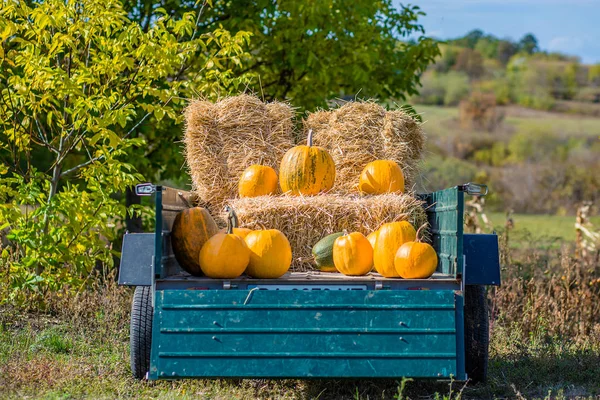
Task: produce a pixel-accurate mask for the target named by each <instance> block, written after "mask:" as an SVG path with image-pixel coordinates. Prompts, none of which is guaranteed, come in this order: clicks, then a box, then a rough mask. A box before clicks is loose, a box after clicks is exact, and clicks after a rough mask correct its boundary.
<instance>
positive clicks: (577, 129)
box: [415, 104, 600, 137]
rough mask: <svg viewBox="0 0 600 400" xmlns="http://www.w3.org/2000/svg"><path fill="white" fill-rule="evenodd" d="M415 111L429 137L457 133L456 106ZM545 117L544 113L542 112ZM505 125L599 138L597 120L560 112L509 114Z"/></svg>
mask: <svg viewBox="0 0 600 400" xmlns="http://www.w3.org/2000/svg"><path fill="white" fill-rule="evenodd" d="M415 109H416V110H417V112H418V113H419V114H421V117H422V118H423V121H424V122H425V125H424V129H425V132H427V134H428V135H430V136H442V137H443V136H446V135H447V134H449V133H452V132H455V131H456V128H455V127H448V125H447V122H448V120H450V119H456V118H458V108H457V107H439V106H428V105H422V104H418V105H416V106H415ZM540 115H542V113H540ZM505 123H506V124H507V125H508V126H510V127H512V128H513V129H514V130H515V131H516V132H521V131H522V132H532V131H546V132H555V133H561V134H566V135H568V134H573V135H582V136H600V124H599V123H598V118H594V117H581V116H575V115H565V114H557V113H543V117H542V116H540V117H535V116H533V117H532V116H530V115H522V116H519V115H518V114H517V115H516V116H513V115H511V114H510V112H509V114H508V115H507V117H506V119H505Z"/></svg>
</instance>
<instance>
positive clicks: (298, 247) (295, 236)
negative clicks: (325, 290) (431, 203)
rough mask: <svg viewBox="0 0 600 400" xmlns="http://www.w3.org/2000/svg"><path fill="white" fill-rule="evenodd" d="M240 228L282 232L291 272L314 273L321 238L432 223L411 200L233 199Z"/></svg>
mask: <svg viewBox="0 0 600 400" xmlns="http://www.w3.org/2000/svg"><path fill="white" fill-rule="evenodd" d="M230 204H231V205H232V206H233V208H234V209H235V210H236V212H237V215H238V217H239V220H240V225H241V226H243V227H248V228H258V227H259V223H262V224H264V225H265V226H267V227H269V228H274V229H279V230H280V231H281V232H283V233H284V234H285V235H286V236H287V238H288V240H289V241H290V244H291V245H292V253H293V256H294V258H293V263H292V269H293V270H296V271H305V270H307V269H310V268H312V256H311V249H312V247H313V246H314V245H315V243H317V242H318V241H319V240H320V239H321V238H323V237H324V236H326V235H329V234H331V233H334V232H341V231H343V230H344V229H347V230H348V231H349V232H352V231H359V232H362V233H363V234H365V235H366V234H369V233H371V232H373V231H374V230H376V229H378V228H379V227H380V226H381V224H383V223H386V222H392V221H399V220H407V221H409V222H411V223H412V224H413V225H414V226H415V227H417V228H418V227H419V226H421V225H422V224H424V223H425V222H427V218H426V215H425V211H424V210H423V206H422V203H421V202H420V201H419V200H417V199H415V198H414V197H413V196H411V195H408V194H385V195H377V196H359V195H354V196H350V195H346V196H342V195H334V194H324V195H319V196H311V197H299V196H262V197H253V198H243V199H233V200H231V201H230Z"/></svg>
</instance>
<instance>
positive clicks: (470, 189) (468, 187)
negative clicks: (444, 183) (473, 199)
mask: <svg viewBox="0 0 600 400" xmlns="http://www.w3.org/2000/svg"><path fill="white" fill-rule="evenodd" d="M458 190H461V191H463V192H466V193H467V194H470V195H471V196H481V197H483V196H486V195H487V194H488V187H487V185H484V184H482V183H472V182H469V183H465V184H464V185H459V186H458Z"/></svg>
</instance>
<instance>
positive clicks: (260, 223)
mask: <svg viewBox="0 0 600 400" xmlns="http://www.w3.org/2000/svg"><path fill="white" fill-rule="evenodd" d="M256 224H257V225H258V226H260V229H262V230H263V231H266V230H267V227H266V226H265V224H263V223H262V222H257V223H256Z"/></svg>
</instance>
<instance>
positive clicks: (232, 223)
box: [225, 206, 239, 235]
mask: <svg viewBox="0 0 600 400" xmlns="http://www.w3.org/2000/svg"><path fill="white" fill-rule="evenodd" d="M225 211H227V213H228V215H227V234H228V235H231V234H232V233H233V228H237V227H238V224H239V221H238V217H237V214H236V213H235V210H234V209H233V207H231V206H225Z"/></svg>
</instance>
